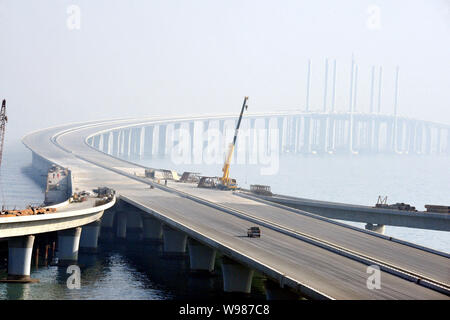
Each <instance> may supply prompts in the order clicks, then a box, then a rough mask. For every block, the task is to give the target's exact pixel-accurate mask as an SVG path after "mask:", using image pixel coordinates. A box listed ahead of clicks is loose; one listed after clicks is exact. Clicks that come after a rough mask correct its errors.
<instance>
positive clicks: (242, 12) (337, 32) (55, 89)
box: [0, 0, 450, 143]
mask: <svg viewBox="0 0 450 320" xmlns="http://www.w3.org/2000/svg"><path fill="white" fill-rule="evenodd" d="M449 3H450V2H449V1H443V0H435V1H425V0H411V1H406V0H405V1H364V0H363V1H361V0H355V1H350V0H349V1H261V0H258V1H256V0H255V1H246V0H240V1H235V0H227V1H211V0H195V1H187V0H185V1H173V0H164V1H143V0H142V1H136V0H135V1H125V0H123V1H100V0H96V1H92V0H91V1H76V0H73V1H56V0H54V1H25V0H20V1H17V0H0V39H1V42H0V49H1V50H0V98H6V99H7V100H8V115H9V119H10V122H9V124H8V129H7V130H8V132H7V140H8V142H9V143H11V142H13V141H14V140H17V139H18V138H19V137H20V136H22V135H24V134H25V133H27V132H29V131H32V130H36V129H39V128H44V127H48V126H52V125H57V124H62V123H66V122H74V121H83V120H95V119H106V118H116V117H132V116H142V115H176V114H183V115H186V114H201V113H224V112H238V109H239V106H240V103H241V102H242V98H243V96H245V95H248V96H250V102H249V105H250V108H251V111H252V112H264V111H273V110H283V109H295V108H301V109H303V108H304V104H305V87H306V85H305V83H306V69H307V61H308V58H311V59H312V62H313V80H312V86H311V90H312V93H311V109H320V108H322V105H323V85H324V83H323V82H324V81H323V75H324V63H325V58H326V57H328V58H329V59H330V61H331V59H337V63H338V77H337V81H338V85H337V100H336V108H337V109H338V110H346V109H347V108H348V97H349V94H348V90H349V89H348V88H349V83H350V80H349V76H350V75H349V73H350V63H351V55H352V53H353V54H354V56H355V60H356V62H357V63H358V65H359V82H358V101H357V109H358V110H364V111H368V108H369V87H370V70H371V66H372V65H377V66H378V65H383V67H384V70H383V71H384V80H385V81H384V89H383V90H384V91H383V100H382V112H389V113H392V105H393V101H394V97H393V87H394V85H393V83H394V72H395V67H396V66H397V65H399V66H400V99H399V112H400V114H402V115H408V116H411V117H415V118H420V119H427V120H435V121H440V122H444V123H450V111H449V108H450V90H449V84H450V59H449V57H450V13H449V8H450V4H449ZM72 4H75V5H77V6H79V8H80V10H81V25H80V29H79V30H70V29H69V28H68V27H67V19H68V17H69V14H68V13H67V8H68V7H69V6H70V5H72ZM373 5H375V6H377V7H378V8H379V9H380V20H379V21H380V25H379V26H380V28H379V29H373V28H370V27H368V25H367V23H368V19H370V14H369V12H368V10H369V7H370V6H373ZM369 22H370V21H369ZM249 111H250V110H249Z"/></svg>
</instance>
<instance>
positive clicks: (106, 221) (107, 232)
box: [100, 210, 114, 241]
mask: <svg viewBox="0 0 450 320" xmlns="http://www.w3.org/2000/svg"><path fill="white" fill-rule="evenodd" d="M113 226H114V211H113V210H106V211H105V212H104V213H103V216H102V219H101V229H100V240H109V241H111V240H112V239H113V238H114V231H113Z"/></svg>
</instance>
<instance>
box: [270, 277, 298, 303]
mask: <svg viewBox="0 0 450 320" xmlns="http://www.w3.org/2000/svg"><path fill="white" fill-rule="evenodd" d="M264 288H265V289H266V290H265V291H266V299H267V300H298V299H299V297H300V296H299V295H298V294H296V293H295V292H292V291H291V290H289V289H284V288H281V287H280V285H279V284H278V283H277V282H275V281H273V280H266V281H265V282H264Z"/></svg>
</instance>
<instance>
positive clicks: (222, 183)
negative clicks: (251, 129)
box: [198, 97, 248, 190]
mask: <svg viewBox="0 0 450 320" xmlns="http://www.w3.org/2000/svg"><path fill="white" fill-rule="evenodd" d="M247 100H248V97H245V98H244V103H243V104H242V108H241V113H240V115H239V119H238V122H237V125H236V130H235V132H234V138H233V142H232V143H230V145H229V147H228V153H227V156H226V158H225V163H224V165H223V168H222V172H223V175H222V177H200V180H199V183H198V187H199V188H216V189H220V190H236V189H237V183H236V179H232V178H230V163H231V158H232V157H233V151H234V148H235V147H236V140H237V135H238V133H239V127H240V126H241V120H242V115H243V114H244V110H247V108H248V106H247Z"/></svg>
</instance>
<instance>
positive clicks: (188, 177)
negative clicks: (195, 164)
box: [179, 171, 200, 183]
mask: <svg viewBox="0 0 450 320" xmlns="http://www.w3.org/2000/svg"><path fill="white" fill-rule="evenodd" d="M199 175H200V173H199V172H189V171H185V172H183V175H182V176H181V178H180V180H179V182H191V183H196V182H197V183H198V182H199V181H200V176H199Z"/></svg>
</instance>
